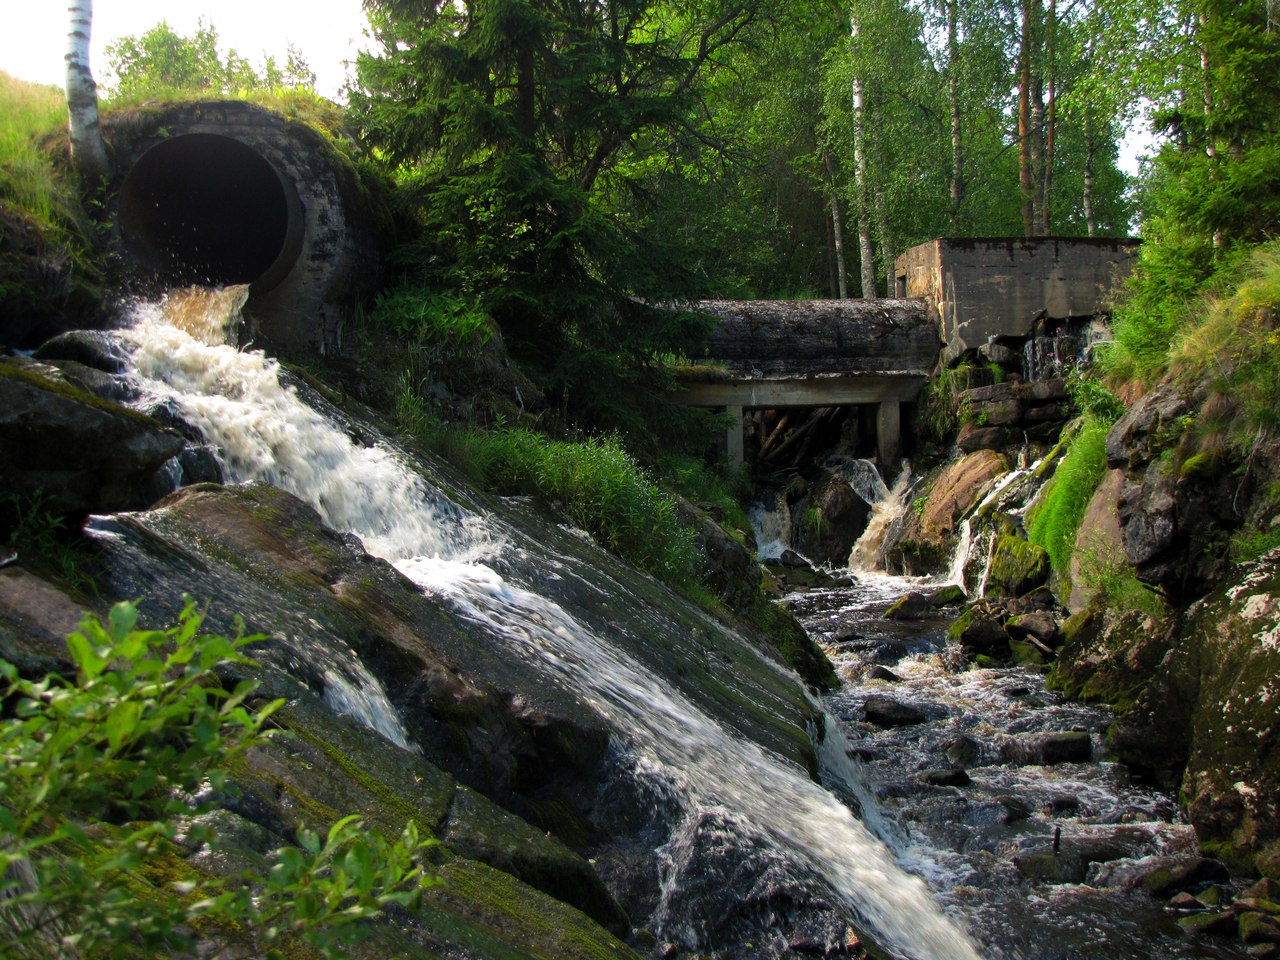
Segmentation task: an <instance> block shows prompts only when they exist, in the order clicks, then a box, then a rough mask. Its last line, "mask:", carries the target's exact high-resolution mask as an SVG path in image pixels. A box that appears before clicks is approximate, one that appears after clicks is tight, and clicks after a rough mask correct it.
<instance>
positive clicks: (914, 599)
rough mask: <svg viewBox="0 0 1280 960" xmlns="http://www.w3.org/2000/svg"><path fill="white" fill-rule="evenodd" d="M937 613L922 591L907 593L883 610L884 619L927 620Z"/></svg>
mask: <svg viewBox="0 0 1280 960" xmlns="http://www.w3.org/2000/svg"><path fill="white" fill-rule="evenodd" d="M937 615H938V611H937V609H936V608H935V607H934V605H933V604H932V603H931V602H930V601H929V598H928V597H926V596H925V595H924V594H923V593H908V594H907V595H906V596H904V597H900V598H899V599H898V600H896V601H895V602H894V603H893V604H892V605H891V606H890V607H889V609H888V610H886V611H885V612H884V618H885V619H886V620H928V619H929V618H931V617H935V616H937Z"/></svg>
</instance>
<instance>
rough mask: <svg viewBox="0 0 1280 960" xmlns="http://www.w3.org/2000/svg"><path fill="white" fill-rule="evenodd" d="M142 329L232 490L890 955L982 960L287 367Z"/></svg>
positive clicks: (918, 899)
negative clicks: (771, 855)
mask: <svg viewBox="0 0 1280 960" xmlns="http://www.w3.org/2000/svg"><path fill="white" fill-rule="evenodd" d="M142 313H143V315H142V316H141V317H140V322H139V324H138V326H137V327H136V328H135V329H134V331H133V332H132V334H131V338H132V339H133V341H134V342H135V343H136V345H137V353H136V356H137V366H138V372H139V373H140V374H141V375H142V376H144V377H146V378H148V379H149V380H150V381H151V383H150V386H151V389H153V390H154V391H155V392H157V393H163V394H165V395H167V396H169V397H171V398H172V400H173V401H174V402H175V403H176V404H177V405H178V406H179V407H181V409H182V411H183V413H184V415H185V416H186V417H187V418H188V419H189V420H190V421H191V422H192V423H193V424H195V425H197V426H199V427H200V429H201V430H202V431H203V432H204V434H205V436H206V438H207V439H208V440H209V442H211V443H213V444H215V445H216V446H217V447H218V448H219V449H220V450H221V451H222V456H223V460H224V465H225V468H226V470H227V472H228V475H229V476H230V477H231V478H233V479H235V480H238V481H253V480H257V481H265V482H268V483H272V484H275V485H277V486H280V487H282V488H283V489H285V490H288V491H289V492H291V493H293V494H295V495H296V496H298V497H300V498H301V499H303V500H305V501H307V502H309V503H311V504H312V505H313V506H315V507H316V509H317V510H318V511H319V512H320V514H321V515H322V516H323V517H324V519H325V521H326V522H327V523H328V524H329V525H330V526H332V527H334V528H336V529H338V530H340V531H349V532H352V533H355V534H356V535H358V536H359V537H360V538H361V539H362V540H363V541H364V545H365V548H366V549H367V550H368V551H369V552H370V553H373V554H375V555H378V556H381V557H383V558H385V559H387V560H389V561H391V562H392V563H394V564H395V565H396V566H397V567H398V568H399V569H400V570H401V571H402V572H404V573H405V574H406V575H407V576H409V577H410V578H411V579H413V580H414V582H416V583H417V584H419V585H420V586H421V587H422V588H423V589H424V590H426V591H428V592H429V593H432V594H433V595H435V596H438V597H440V598H441V599H443V600H444V601H445V602H447V603H448V604H449V605H450V607H451V608H452V609H453V610H454V611H455V612H456V613H457V614H458V615H459V616H462V617H465V618H466V619H468V620H470V621H472V622H474V623H477V624H479V625H481V626H482V627H483V628H484V629H486V630H488V631H490V632H491V633H493V634H494V635H496V636H499V637H501V638H502V639H503V640H504V642H506V643H507V644H508V645H509V646H510V648H511V650H512V653H513V655H515V656H520V657H525V658H529V659H531V660H533V662H535V663H537V664H539V665H540V669H541V670H542V672H543V673H544V674H545V675H546V676H547V677H548V678H549V679H550V680H552V681H553V682H555V683H556V684H558V685H560V686H561V687H563V688H564V689H566V690H569V691H571V692H572V693H573V694H575V696H576V697H577V698H578V699H579V700H580V701H582V702H584V703H586V704H588V705H589V706H590V707H591V708H592V709H593V710H595V711H596V712H597V713H598V714H600V715H601V716H602V717H604V718H606V719H607V720H608V721H609V722H610V724H611V726H612V727H613V729H614V730H615V731H616V734H617V735H618V736H619V737H620V738H622V739H624V740H625V742H626V744H627V746H628V747H629V748H630V749H631V750H633V751H634V752H635V753H636V754H637V756H638V758H639V761H640V763H641V765H642V766H643V767H645V768H647V769H649V770H651V771H653V772H654V773H655V774H657V775H660V776H661V777H663V778H664V779H665V780H667V781H669V782H671V783H673V784H676V785H678V787H679V789H680V792H681V794H682V795H683V796H684V797H685V799H686V802H687V803H689V804H691V805H695V806H698V807H705V808H707V809H710V808H724V809H726V810H728V811H731V815H732V817H733V819H734V822H735V825H736V827H737V828H739V829H741V830H742V831H743V832H744V833H747V834H749V835H755V836H760V837H766V838H768V839H769V840H771V841H772V842H773V843H774V844H775V845H776V846H777V847H778V849H779V850H780V851H781V852H783V853H784V854H785V855H787V856H789V857H791V858H794V859H795V860H796V861H798V862H799V863H801V864H804V865H806V866H808V867H810V868H812V869H814V870H815V871H816V872H817V873H818V874H819V875H820V876H822V877H823V878H824V879H825V881H826V882H827V883H828V884H829V885H830V887H831V888H832V890H833V891H834V893H835V894H836V895H837V896H838V897H839V898H840V899H841V900H843V901H844V902H845V904H846V905H847V906H848V907H850V908H851V909H852V910H853V911H855V912H856V913H857V914H858V915H859V916H860V917H862V919H863V920H864V922H865V923H866V925H867V927H868V928H869V930H870V931H871V932H872V933H873V934H874V935H875V936H877V937H878V938H880V939H881V940H882V942H884V944H885V945H886V946H888V947H890V948H892V949H894V950H897V951H900V952H901V953H902V954H904V955H906V956H909V957H913V958H917V960H977V958H978V953H977V952H976V950H975V949H974V947H973V945H972V944H971V943H970V942H969V940H968V938H967V936H966V935H965V934H964V933H963V931H961V930H960V929H959V928H958V927H957V926H956V925H955V924H954V923H952V922H951V921H950V920H949V919H947V917H946V916H944V915H943V914H942V912H941V911H940V910H939V909H938V907H937V906H936V904H935V903H934V902H933V900H932V898H931V896H930V894H929V892H928V890H927V888H926V887H925V885H924V883H923V882H922V881H921V880H920V879H918V878H917V877H914V876H912V875H911V874H909V873H907V872H906V871H904V870H903V869H902V868H901V867H900V866H899V865H898V863H897V862H896V860H895V856H894V851H893V850H892V849H891V848H890V847H889V846H888V845H886V844H885V843H884V842H883V841H882V840H881V839H879V838H878V837H877V836H875V835H874V834H873V833H872V832H871V831H870V830H868V828H867V827H866V825H864V824H863V823H862V822H860V821H859V820H857V819H856V818H855V817H854V816H853V815H852V814H851V813H850V811H849V809H848V808H847V807H846V806H845V805H844V804H842V803H841V802H840V801H839V800H837V799H836V798H835V797H834V796H833V795H832V794H831V793H829V792H828V791H826V790H824V789H823V788H822V787H820V786H819V785H817V784H814V783H813V782H812V781H810V780H809V779H808V777H807V776H805V774H804V772H803V771H801V770H799V769H797V768H795V767H794V766H792V765H791V764H789V763H786V762H784V761H782V760H780V759H779V758H778V757H776V756H774V755H773V754H771V753H770V752H768V751H766V750H764V749H763V748H761V747H760V746H758V745H757V744H755V743H753V742H751V741H747V740H743V739H741V738H740V737H738V736H736V735H734V734H733V733H731V732H730V731H728V730H726V729H724V728H723V727H722V726H721V725H720V724H719V723H717V722H716V721H715V720H714V719H713V718H712V717H709V716H708V715H707V714H705V713H703V712H702V711H701V710H700V709H699V708H698V707H697V706H696V705H695V704H694V703H692V702H690V701H689V700H688V699H686V698H685V697H684V696H683V695H682V694H680V693H679V692H678V691H676V690H675V689H673V688H672V686H671V685H670V684H669V683H667V682H666V681H664V680H663V679H662V678H660V677H658V676H656V675H654V674H653V673H651V672H650V671H649V670H648V669H647V668H645V667H644V666H643V665H641V664H640V663H638V662H637V661H635V660H634V659H633V658H631V657H630V656H628V655H627V654H626V653H624V652H623V651H622V650H620V649H618V648H617V647H616V646H615V645H614V644H613V643H611V642H610V640H609V639H608V638H607V637H604V636H600V635H598V634H596V633H594V632H593V631H591V630H590V629H589V628H587V627H586V626H585V625H584V624H583V623H581V622H579V621H578V620H576V619H575V618H574V617H573V616H572V615H571V614H569V613H568V612H567V611H566V610H564V609H563V608H561V607H560V606H558V605H557V604H555V603H553V602H552V601H550V600H548V599H546V598H544V597H542V596H539V595H537V594H535V593H532V592H530V591H528V590H525V589H523V588H521V587H519V586H517V585H515V584H512V583H510V582H508V581H506V580H505V579H504V578H503V577H501V576H500V575H499V574H498V573H496V572H495V571H494V570H493V569H492V568H491V567H489V566H487V565H486V564H485V563H483V562H481V561H482V560H484V559H485V558H486V557H487V556H489V557H492V556H494V555H496V553H497V552H498V551H500V550H501V549H502V548H503V545H504V543H505V537H503V536H502V535H501V534H499V533H497V532H495V531H494V529H493V527H492V525H491V524H490V523H489V522H488V521H487V519H486V518H484V517H479V516H467V515H465V514H464V513H463V512H462V511H461V510H459V509H458V508H456V507H453V506H452V505H449V504H447V503H446V502H445V501H444V500H443V498H442V497H441V496H440V494H439V493H438V492H437V491H435V490H434V489H431V488H429V487H428V486H427V484H426V483H425V482H424V481H423V480H422V479H421V477H419V476H418V475H417V474H416V473H414V472H413V470H412V469H411V468H410V467H409V466H408V465H407V464H406V463H405V462H404V461H403V460H402V459H401V458H400V457H399V456H398V455H397V454H396V453H395V451H393V450H392V449H391V448H390V447H387V446H373V447H365V446H361V445H359V444H356V443H353V442H352V441H351V440H350V438H349V437H347V435H346V434H345V433H344V432H343V430H342V429H340V427H339V426H338V425H337V424H335V423H333V422H331V421H329V420H327V419H326V418H324V417H322V416H321V415H320V414H319V413H317V412H316V411H314V410H312V409H311V408H310V407H308V406H307V405H306V404H305V403H303V402H302V401H301V400H300V399H299V398H298V397H297V395H296V394H295V392H294V391H293V390H291V389H289V388H287V387H285V386H282V385H281V383H280V381H279V377H278V369H277V366H276V364H275V363H274V362H273V361H271V360H268V359H266V358H265V357H263V356H262V355H261V354H260V353H239V352H237V351H235V350H233V349H232V348H230V347H226V346H209V345H207V344H205V343H202V342H199V341H197V340H195V339H193V338H192V337H191V336H189V335H188V334H186V333H184V332H182V331H180V330H177V329H176V328H174V327H172V326H170V325H168V324H166V323H164V322H163V321H162V320H161V319H160V318H159V317H158V316H157V315H156V314H155V312H154V311H150V312H148V311H145V310H144V311H143V312H142ZM344 676H345V678H346V679H347V680H351V676H350V674H344ZM369 680H373V678H372V677H369ZM373 682H374V683H375V684H376V681H373ZM356 686H359V685H358V684H356ZM378 689H379V691H380V688H378ZM333 697H334V700H335V705H338V706H339V707H340V708H341V707H343V706H345V707H347V708H349V709H360V704H359V703H358V702H356V700H357V699H358V698H354V697H352V695H351V691H350V690H348V689H346V688H344V687H343V685H342V684H336V685H335V692H334V694H333ZM382 699H383V700H385V695H383V697H382ZM867 800H868V801H869V800H870V797H869V796H868V797H867Z"/></svg>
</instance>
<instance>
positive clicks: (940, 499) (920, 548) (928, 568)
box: [886, 450, 1009, 574]
mask: <svg viewBox="0 0 1280 960" xmlns="http://www.w3.org/2000/svg"><path fill="white" fill-rule="evenodd" d="M1008 471H1009V461H1008V460H1007V459H1005V457H1004V456H1003V455H1002V454H999V453H996V452H995V451H993V450H979V451H976V452H974V453H970V454H967V455H966V456H964V457H962V458H961V459H959V460H956V461H953V462H951V463H949V464H947V465H946V466H945V467H943V468H942V469H941V470H940V471H939V472H938V473H937V474H936V475H935V476H933V478H932V480H931V482H929V484H928V492H927V494H925V495H924V499H923V500H917V501H916V502H917V503H918V504H919V506H913V508H912V509H911V510H910V511H908V513H907V515H906V519H905V521H904V522H903V525H902V528H901V529H900V530H899V531H898V534H897V537H896V538H895V540H894V542H893V544H892V546H890V548H889V549H888V551H887V552H886V562H887V563H888V564H889V565H890V567H891V568H893V569H894V570H897V571H900V572H902V573H909V574H929V573H936V572H938V571H940V570H944V569H946V567H947V566H948V565H949V564H950V562H951V555H952V553H953V552H954V551H955V545H956V535H957V533H958V531H959V529H960V524H961V522H962V521H963V520H964V518H965V517H966V516H968V515H969V514H970V513H972V512H973V510H974V508H975V507H977V505H978V503H979V502H980V501H981V500H982V498H983V497H984V496H986V494H987V492H988V491H989V490H990V489H991V487H992V485H993V484H994V483H995V482H996V480H998V479H999V478H1000V477H1001V476H1003V475H1004V474H1006V473H1008Z"/></svg>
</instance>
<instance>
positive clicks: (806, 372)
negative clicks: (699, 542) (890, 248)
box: [680, 300, 939, 465]
mask: <svg viewBox="0 0 1280 960" xmlns="http://www.w3.org/2000/svg"><path fill="white" fill-rule="evenodd" d="M698 308H699V309H701V310H703V311H705V312H707V313H710V314H711V315H712V316H714V317H715V318H716V320H717V323H716V326H715V327H714V328H713V330H712V332H711V335H710V337H709V338H708V341H707V347H706V355H705V356H704V357H703V358H701V361H702V362H700V363H698V364H697V365H695V366H693V367H688V368H686V369H685V370H684V371H683V373H682V375H681V378H680V383H681V386H682V387H683V390H684V393H683V399H684V402H686V403H688V404H690V405H691V406H699V407H724V408H725V409H726V410H728V411H729V412H730V413H731V414H733V415H734V416H733V424H734V425H733V426H732V427H731V428H730V430H729V433H728V436H727V438H726V447H727V451H726V452H727V453H728V456H729V459H730V460H731V461H732V462H733V463H734V464H735V465H739V464H741V463H742V460H743V452H744V451H743V431H742V413H743V410H744V409H747V408H752V407H769V408H779V407H822V406H843V405H855V404H876V405H877V407H878V412H877V417H876V428H877V429H876V444H877V455H878V457H879V460H880V462H881V463H882V464H887V463H893V462H895V461H896V460H897V457H898V450H899V446H900V414H899V404H900V403H902V402H903V401H909V400H914V399H915V398H916V396H917V395H918V394H919V393H920V390H921V388H922V387H923V386H924V384H925V381H926V380H927V378H928V376H929V373H930V371H932V370H933V367H934V365H935V364H936V363H937V360H938V347H939V343H938V334H937V328H936V326H935V325H934V323H933V321H932V320H931V318H930V316H929V313H928V310H927V308H926V306H925V304H924V303H923V302H921V301H918V300H796V301H791V300H707V301H703V302H702V303H699V304H698Z"/></svg>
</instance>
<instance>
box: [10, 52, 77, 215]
mask: <svg viewBox="0 0 1280 960" xmlns="http://www.w3.org/2000/svg"><path fill="white" fill-rule="evenodd" d="M66 118H67V106H66V99H65V97H64V96H63V93H62V91H61V90H59V89H58V88H57V87H46V86H40V85H38V84H34V83H27V82H26V81H25V80H18V79H17V78H15V77H11V76H9V75H8V74H7V73H4V72H3V71H0V197H2V198H3V199H4V200H5V201H6V203H8V204H11V205H12V207H13V209H14V210H16V211H18V212H19V213H20V214H22V215H23V216H25V217H26V219H28V220H29V221H30V222H31V223H32V225H34V226H35V227H37V228H38V229H42V230H49V229H56V228H57V226H58V222H59V220H60V218H62V217H64V216H65V215H66V209H67V207H66V204H67V200H66V194H65V188H64V187H63V186H62V185H61V184H60V182H59V181H58V179H57V177H56V176H55V174H54V170H53V166H52V164H51V163H50V159H49V156H48V155H47V154H46V153H44V152H42V151H41V150H40V148H39V146H38V140H39V139H40V138H41V137H43V136H45V135H46V134H49V133H52V132H54V131H56V130H58V128H59V127H61V126H62V125H64V124H65V123H66Z"/></svg>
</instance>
